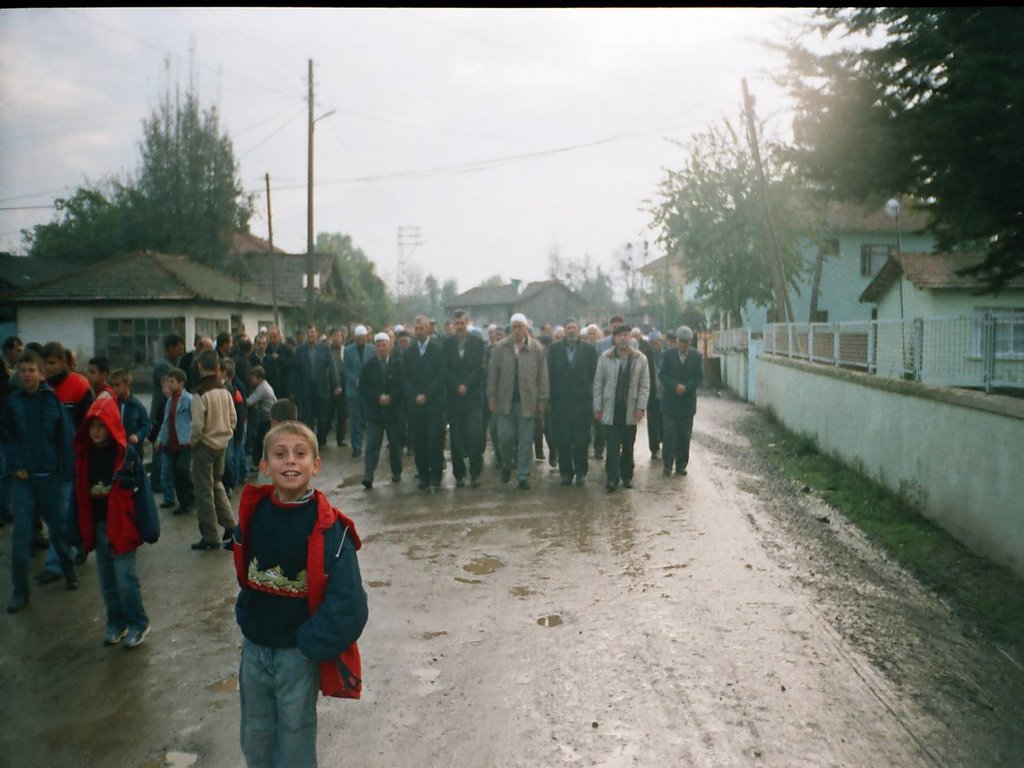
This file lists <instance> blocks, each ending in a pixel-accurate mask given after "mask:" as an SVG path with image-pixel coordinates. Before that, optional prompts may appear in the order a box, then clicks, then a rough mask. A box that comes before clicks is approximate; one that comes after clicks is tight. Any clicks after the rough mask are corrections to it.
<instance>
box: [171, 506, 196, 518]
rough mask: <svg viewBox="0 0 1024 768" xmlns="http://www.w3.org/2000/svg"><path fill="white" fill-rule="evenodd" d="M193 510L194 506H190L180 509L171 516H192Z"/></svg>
mask: <svg viewBox="0 0 1024 768" xmlns="http://www.w3.org/2000/svg"><path fill="white" fill-rule="evenodd" d="M192 509H193V507H192V505H191V504H189V505H188V506H187V507H178V508H177V509H176V510H174V512H172V513H171V514H172V515H191V514H192Z"/></svg>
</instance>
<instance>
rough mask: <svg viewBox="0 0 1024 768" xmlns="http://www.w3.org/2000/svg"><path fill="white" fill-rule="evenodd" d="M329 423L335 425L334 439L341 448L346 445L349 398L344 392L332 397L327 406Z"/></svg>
mask: <svg viewBox="0 0 1024 768" xmlns="http://www.w3.org/2000/svg"><path fill="white" fill-rule="evenodd" d="M327 423H328V424H332V425H334V439H335V440H336V441H337V443H338V445H339V446H342V445H344V444H345V430H346V429H347V426H348V398H347V397H346V396H345V393H344V392H343V393H342V394H340V395H331V399H330V400H329V401H328V404H327Z"/></svg>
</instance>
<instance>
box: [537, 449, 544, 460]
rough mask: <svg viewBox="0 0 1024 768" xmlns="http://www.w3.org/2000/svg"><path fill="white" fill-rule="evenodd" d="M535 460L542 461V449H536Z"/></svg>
mask: <svg viewBox="0 0 1024 768" xmlns="http://www.w3.org/2000/svg"><path fill="white" fill-rule="evenodd" d="M537 461H544V451H537Z"/></svg>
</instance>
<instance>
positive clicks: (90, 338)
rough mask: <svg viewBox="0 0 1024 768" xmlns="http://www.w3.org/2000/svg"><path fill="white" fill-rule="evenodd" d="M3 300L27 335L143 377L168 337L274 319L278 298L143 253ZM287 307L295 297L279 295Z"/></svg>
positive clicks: (182, 260)
mask: <svg viewBox="0 0 1024 768" xmlns="http://www.w3.org/2000/svg"><path fill="white" fill-rule="evenodd" d="M4 301H5V302H6V303H7V304H9V305H11V306H13V307H14V309H15V310H16V312H17V333H18V335H19V336H20V337H21V338H22V339H23V340H24V341H26V342H27V341H39V342H43V343H45V342H47V341H50V340H56V341H60V342H61V343H62V344H64V345H65V346H66V347H68V348H70V349H72V350H73V351H74V352H75V353H76V354H77V355H78V358H79V360H80V361H84V360H88V358H89V357H92V356H94V355H103V356H106V357H108V358H109V359H110V361H111V364H112V365H113V366H116V367H120V366H125V367H129V368H134V369H136V370H137V371H138V372H139V373H137V374H136V380H137V381H146V380H148V377H147V376H144V375H140V374H141V372H144V371H147V370H148V369H149V368H150V367H151V366H152V365H153V363H154V362H156V361H157V360H159V359H160V357H161V356H162V354H163V349H162V339H163V337H164V336H165V335H166V334H168V333H170V332H175V333H179V334H181V335H182V336H184V337H185V339H186V340H187V341H188V342H189V343H191V340H192V338H193V337H194V335H195V334H196V333H203V334H207V335H211V336H215V335H216V334H217V333H220V332H221V331H233V330H234V329H236V328H237V327H238V326H239V325H244V326H245V327H246V328H247V329H248V328H257V327H259V326H261V325H270V324H272V323H273V298H272V296H271V295H270V293H269V292H268V291H267V290H265V289H264V288H262V287H260V286H259V285H256V284H255V283H253V282H252V281H249V280H246V279H244V278H237V277H233V276H231V275H229V274H227V273H226V272H225V271H219V270H216V269H212V268H210V267H207V266H204V265H202V264H198V263H196V262H194V261H190V260H189V259H188V258H187V257H185V256H170V255H166V254H160V253H154V252H152V251H139V252H136V253H131V254H127V255H124V256H116V257H114V258H111V259H107V260H106V261H102V262H99V263H97V264H92V265H89V266H86V267H81V268H79V269H78V270H76V271H72V272H69V273H67V274H64V275H58V276H55V277H52V278H50V279H47V280H41V281H39V282H35V283H33V284H31V285H29V286H28V287H25V288H22V289H19V290H16V291H13V292H11V293H9V294H7V295H6V296H5V297H4ZM279 302H280V303H281V304H282V306H287V307H288V308H291V307H293V305H294V302H292V301H291V300H288V301H285V300H283V299H280V298H279Z"/></svg>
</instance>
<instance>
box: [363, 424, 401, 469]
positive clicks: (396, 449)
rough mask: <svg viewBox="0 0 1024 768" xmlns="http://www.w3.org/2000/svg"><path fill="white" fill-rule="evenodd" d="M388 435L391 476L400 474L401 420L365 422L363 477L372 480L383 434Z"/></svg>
mask: <svg viewBox="0 0 1024 768" xmlns="http://www.w3.org/2000/svg"><path fill="white" fill-rule="evenodd" d="M385 434H386V435H387V437H388V463H389V464H390V465H391V476H392V477H401V476H402V422H401V421H400V420H397V419H396V420H395V421H391V422H388V423H386V424H376V423H374V422H372V421H367V422H366V454H365V457H366V461H365V467H366V468H365V470H364V471H363V477H364V478H366V479H368V480H373V473H374V472H376V471H377V464H378V463H379V462H380V449H381V445H382V444H383V443H384V435H385Z"/></svg>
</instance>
